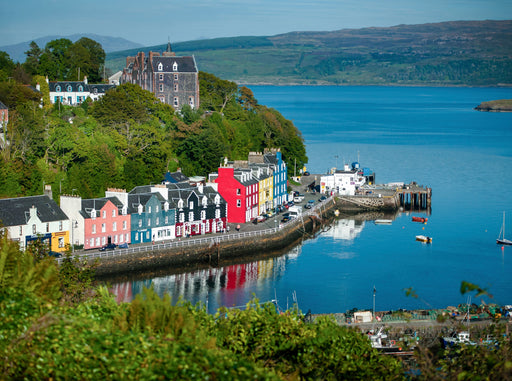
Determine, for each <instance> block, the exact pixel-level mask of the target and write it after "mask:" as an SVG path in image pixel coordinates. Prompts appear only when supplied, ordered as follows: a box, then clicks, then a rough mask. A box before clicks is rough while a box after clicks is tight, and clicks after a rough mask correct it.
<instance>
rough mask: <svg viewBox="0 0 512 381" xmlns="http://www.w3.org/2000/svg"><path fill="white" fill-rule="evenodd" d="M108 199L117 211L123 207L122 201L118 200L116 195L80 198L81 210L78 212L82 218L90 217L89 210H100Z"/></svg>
mask: <svg viewBox="0 0 512 381" xmlns="http://www.w3.org/2000/svg"><path fill="white" fill-rule="evenodd" d="M108 201H111V202H112V203H113V204H114V205H115V206H117V209H118V210H119V211H121V210H122V209H123V203H122V202H121V201H119V199H118V198H117V197H103V198H90V199H86V200H82V210H80V214H81V215H82V216H83V217H84V218H91V211H92V210H93V209H94V210H96V211H99V210H101V208H103V207H104V206H105V204H106V203H107V202H108Z"/></svg>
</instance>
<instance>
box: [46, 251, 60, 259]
mask: <svg viewBox="0 0 512 381" xmlns="http://www.w3.org/2000/svg"><path fill="white" fill-rule="evenodd" d="M48 255H49V256H50V257H54V258H60V257H62V253H59V252H57V251H50V252H49V253H48Z"/></svg>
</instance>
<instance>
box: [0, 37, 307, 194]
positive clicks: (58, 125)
mask: <svg viewBox="0 0 512 381" xmlns="http://www.w3.org/2000/svg"><path fill="white" fill-rule="evenodd" d="M86 40H87V39H86ZM67 41H69V40H67ZM80 41H81V40H79V41H77V43H75V44H78V43H79V42H80ZM75 44H71V45H70V44H69V43H68V42H66V41H62V40H57V41H52V42H50V43H48V44H47V46H46V48H45V49H44V50H43V53H40V52H41V50H40V49H39V48H38V47H37V45H35V46H34V45H32V46H31V49H30V50H29V51H28V52H27V61H26V62H25V63H24V64H21V65H20V64H14V63H13V62H12V60H10V59H9V57H8V55H7V54H5V53H3V52H0V78H3V79H4V81H2V82H0V101H2V102H3V103H4V104H5V105H7V106H8V108H9V125H8V127H7V132H6V138H7V141H8V144H3V146H2V149H1V150H0V154H1V156H0V197H14V196H29V195H35V194H41V193H42V190H43V185H44V184H51V185H53V189H54V195H55V196H58V194H79V195H81V196H82V197H84V198H91V197H101V196H104V191H105V190H106V189H107V188H109V187H116V188H124V189H127V190H130V189H132V188H133V187H134V186H137V185H146V184H150V183H153V184H154V183H159V182H160V181H161V180H162V179H163V176H164V174H165V172H166V171H171V172H172V171H176V170H177V168H181V170H182V171H183V173H185V174H186V175H188V176H193V175H202V176H207V174H208V173H210V172H213V171H215V170H216V169H217V168H218V166H219V165H220V163H221V161H222V158H223V157H228V158H229V159H232V160H234V159H247V154H248V153H249V152H251V151H258V152H262V151H263V150H264V149H265V148H280V149H281V151H282V153H283V159H284V160H285V161H286V162H288V163H290V162H291V163H294V162H295V161H296V163H297V165H298V166H299V168H301V167H302V165H303V164H304V163H306V162H307V156H306V150H305V146H304V141H303V138H302V136H301V134H300V131H298V130H297V128H296V127H295V126H294V125H293V123H292V122H291V121H289V120H286V119H285V118H284V117H283V116H282V115H281V114H280V113H279V112H278V111H276V110H274V109H270V108H268V107H265V106H263V105H259V104H258V102H257V100H256V99H255V98H254V96H253V94H252V92H251V90H250V89H248V88H246V87H241V88H239V87H238V86H237V85H236V84H235V83H233V82H230V81H225V80H222V79H219V78H217V77H215V76H213V75H211V74H208V73H204V72H200V75H199V79H200V98H201V107H200V109H199V110H193V109H191V108H190V107H188V106H184V107H183V109H182V110H181V112H179V113H178V112H175V111H174V110H173V108H172V107H170V106H169V105H166V104H162V103H161V102H160V101H158V100H157V98H155V97H154V95H153V94H152V93H150V92H148V91H145V90H142V89H141V88H140V87H138V86H136V85H131V84H125V85H122V86H119V87H117V88H115V89H113V90H111V91H108V92H107V94H106V95H105V96H104V97H102V98H101V100H99V101H97V102H91V101H89V100H87V101H86V102H84V103H83V104H81V105H80V106H75V107H72V106H65V105H63V104H59V103H57V104H54V105H52V104H51V103H50V100H49V92H48V91H49V89H48V85H47V83H46V81H45V77H44V76H43V75H42V74H43V73H46V75H48V77H49V79H50V80H66V79H69V78H70V75H71V74H70V73H74V72H75V66H73V65H71V62H74V60H73V57H74V53H73V52H74V51H75V48H74V46H75ZM56 46H59V47H60V48H61V49H60V50H59V51H61V52H62V54H59V55H56V56H55V55H52V54H53V53H54V52H55V47H56ZM87 47H88V49H89V50H90V51H92V52H95V54H91V55H89V57H90V60H89V61H91V60H92V61H94V59H92V58H91V57H99V58H98V62H96V63H95V64H94V65H92V64H91V65H90V66H89V67H88V69H86V66H85V65H82V66H81V67H80V68H81V69H80V76H81V77H82V78H83V76H85V75H87V76H88V78H89V79H91V78H95V77H99V76H101V71H102V68H103V64H104V62H103V60H104V53H103V54H101V52H99V53H98V52H97V45H95V44H93V43H90V42H88V43H87ZM66 49H68V50H66ZM86 50H87V48H86ZM34 51H36V52H39V53H38V54H35V53H34V54H32V53H33V52H34ZM84 56H87V54H84ZM33 57H38V58H37V59H35V58H34V60H32V59H31V58H33ZM43 57H47V58H43ZM48 57H49V58H48ZM52 57H53V58H52ZM48 61H50V62H51V64H50V63H48ZM89 61H88V62H89ZM43 63H44V65H46V66H43ZM46 67H52V68H55V70H54V71H52V72H51V74H49V72H48V71H46V69H45V68H46ZM73 75H74V74H73ZM73 75H71V76H73ZM89 82H91V80H90V81H89ZM28 84H31V85H32V86H35V85H36V84H39V85H40V87H41V93H42V94H39V93H37V92H34V91H33V90H32V89H31V88H30V87H28V86H27V85H28ZM41 96H42V99H43V102H42V103H41ZM57 190H58V191H57Z"/></svg>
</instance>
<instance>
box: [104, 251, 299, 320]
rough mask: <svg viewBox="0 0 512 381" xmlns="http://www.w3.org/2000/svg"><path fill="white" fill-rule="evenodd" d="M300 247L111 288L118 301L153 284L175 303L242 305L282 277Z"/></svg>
mask: <svg viewBox="0 0 512 381" xmlns="http://www.w3.org/2000/svg"><path fill="white" fill-rule="evenodd" d="M301 248H302V246H300V245H299V246H297V247H295V248H293V249H292V250H290V251H289V252H288V253H286V254H284V255H282V256H280V257H277V258H269V259H265V260H260V261H255V262H250V263H244V264H236V265H230V266H225V267H220V268H209V269H203V270H197V271H194V272H188V273H183V274H175V275H168V276H163V277H155V278H152V279H145V280H134V281H128V282H122V283H116V284H114V285H113V286H112V289H111V290H112V292H113V293H114V294H115V295H116V300H117V302H118V303H121V302H130V301H132V300H133V298H135V296H136V295H137V294H139V293H141V292H142V290H143V288H144V287H146V288H150V287H153V288H154V290H155V291H156V293H157V294H158V295H160V296H163V295H165V294H169V295H170V296H171V298H172V301H173V303H176V302H177V301H178V300H179V299H180V298H181V299H183V300H186V301H190V302H191V303H193V304H196V303H198V302H201V303H203V304H207V305H208V310H209V312H214V311H215V310H216V309H218V308H219V307H220V306H226V307H233V306H235V307H242V306H240V305H239V304H240V303H243V304H245V303H247V302H248V301H249V299H251V296H252V295H251V293H254V292H256V291H257V290H258V289H260V288H262V287H266V286H268V284H270V285H271V284H272V283H273V282H274V281H276V280H277V279H279V278H280V277H282V276H283V275H284V272H285V270H286V264H287V263H288V262H290V261H293V260H294V259H295V258H296V257H298V256H299V255H300V251H301ZM265 301H266V300H262V301H261V302H265Z"/></svg>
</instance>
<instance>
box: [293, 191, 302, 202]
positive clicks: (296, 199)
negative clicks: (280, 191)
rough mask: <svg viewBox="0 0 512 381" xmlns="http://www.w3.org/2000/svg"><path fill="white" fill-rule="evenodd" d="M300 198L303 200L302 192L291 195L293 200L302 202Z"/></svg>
mask: <svg viewBox="0 0 512 381" xmlns="http://www.w3.org/2000/svg"><path fill="white" fill-rule="evenodd" d="M302 200H304V195H303V194H300V193H299V194H298V195H297V196H295V197H293V202H296V203H299V202H302Z"/></svg>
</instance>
